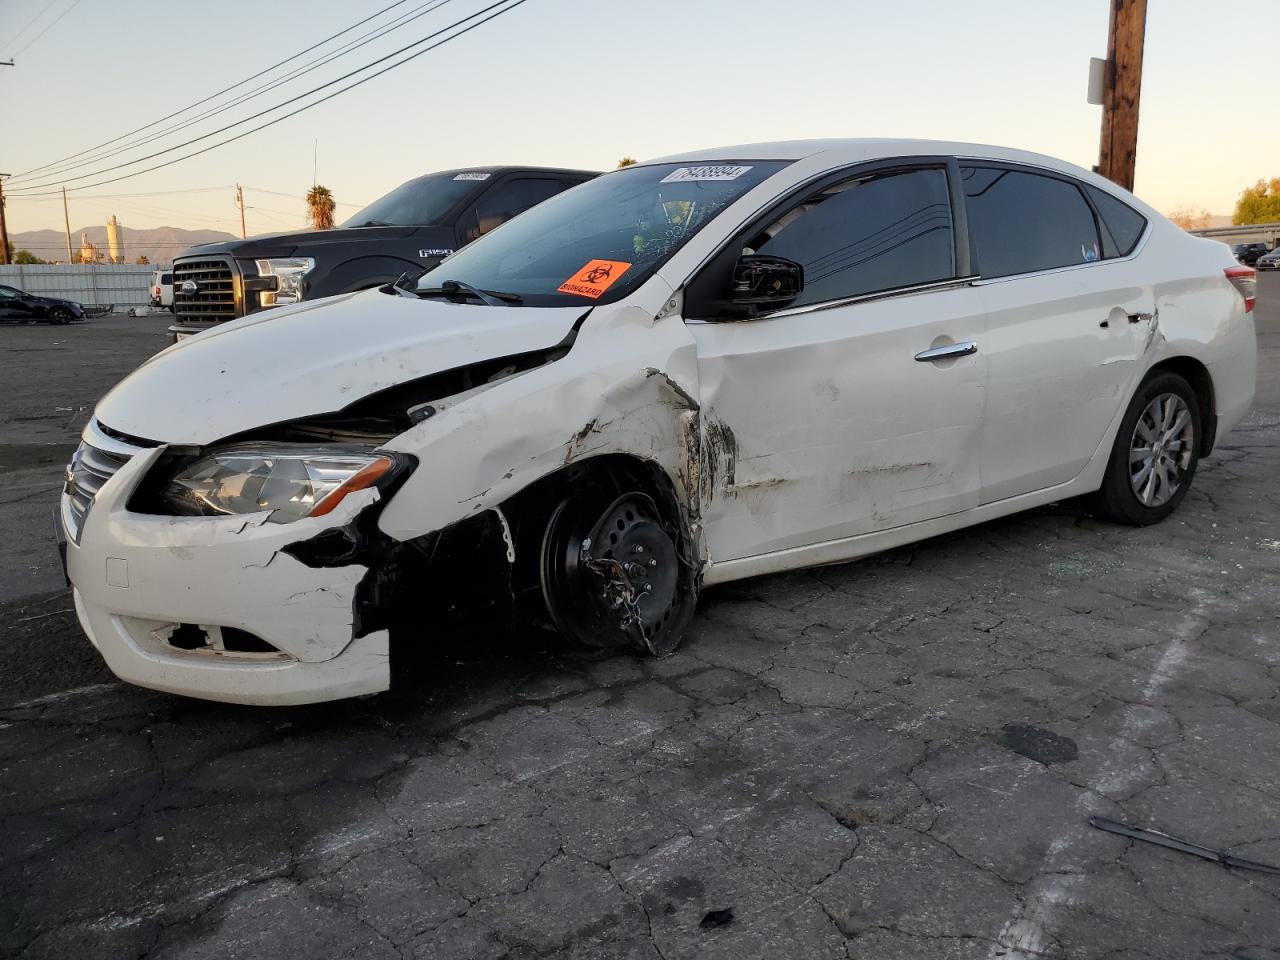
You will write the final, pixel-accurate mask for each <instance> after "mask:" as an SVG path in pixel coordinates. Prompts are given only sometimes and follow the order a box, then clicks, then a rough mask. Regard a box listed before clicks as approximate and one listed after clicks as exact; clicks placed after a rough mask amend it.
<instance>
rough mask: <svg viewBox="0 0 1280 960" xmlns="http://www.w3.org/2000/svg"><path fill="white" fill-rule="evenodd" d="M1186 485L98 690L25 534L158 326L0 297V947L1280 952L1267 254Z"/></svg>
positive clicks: (379, 952)
mask: <svg viewBox="0 0 1280 960" xmlns="http://www.w3.org/2000/svg"><path fill="white" fill-rule="evenodd" d="M1255 317H1256V318H1257V322H1258V328H1259V346H1260V361H1259V363H1260V370H1259V390H1258V404H1257V407H1256V409H1255V411H1254V413H1253V414H1252V415H1251V416H1250V418H1249V419H1248V420H1247V421H1246V422H1245V423H1244V424H1243V425H1242V426H1241V427H1239V428H1237V430H1236V431H1234V432H1233V433H1232V434H1231V435H1229V436H1228V437H1227V438H1225V440H1224V441H1223V442H1222V443H1221V444H1220V446H1219V448H1218V449H1217V451H1216V452H1215V453H1214V454H1213V456H1212V457H1210V458H1209V459H1208V460H1206V461H1204V462H1202V463H1201V465H1200V470H1199V473H1198V475H1197V477H1196V480H1195V485H1194V487H1193V489H1192V490H1191V493H1190V495H1189V496H1188V498H1187V499H1186V501H1185V502H1184V503H1183V505H1182V507H1181V509H1180V510H1179V512H1178V513H1176V514H1175V515H1174V517H1173V518H1172V519H1170V520H1169V521H1167V522H1165V523H1164V524H1161V525H1159V526H1156V527H1150V528H1145V529H1132V528H1124V527H1117V526H1112V525H1109V524H1105V523H1101V522H1098V521H1096V520H1093V519H1091V518H1089V517H1087V516H1085V515H1084V514H1082V513H1081V512H1080V510H1079V508H1078V507H1077V506H1076V505H1074V504H1062V505H1058V506H1055V507H1051V508H1047V509H1041V510H1036V511H1033V512H1030V513H1026V514H1022V515H1020V516H1015V517H1012V518H1009V519H1006V520H1001V521H997V522H993V523H988V524H985V525H983V526H980V527H977V528H973V529H970V530H966V531H962V532H959V533H956V534H953V535H949V536H945V537H941V538H937V539H934V540H930V541H927V542H925V543H921V544H918V545H915V546H913V547H910V548H907V549H902V550H896V551H893V552H891V553H887V554H883V555H881V556H878V557H875V558H872V559H869V560H865V561H862V562H859V563H854V564H849V565H845V566H840V567H830V568H825V569H820V570H813V571H807V572H803V573H796V574H788V575H783V576H774V577H767V578H760V579H755V580H750V581H746V582H743V583H739V584H735V585H732V586H729V587H724V588H718V589H713V590H708V591H707V592H706V593H705V595H704V597H703V599H702V602H701V603H700V606H699V613H698V616H697V618H696V620H695V621H694V623H693V626H692V628H691V630H690V631H689V634H688V636H687V639H686V641H685V643H684V645H683V646H682V647H681V648H680V650H679V651H677V653H676V654H675V655H673V656H671V657H670V658H668V659H665V660H660V661H653V660H640V659H636V658H634V657H631V656H629V655H609V654H601V653H598V652H583V651H577V650H574V649H571V648H568V647H565V646H563V645H561V644H559V643H558V642H556V641H555V640H554V639H551V638H548V637H546V636H543V635H527V634H517V635H475V634H467V633H462V634H460V635H451V636H444V635H439V634H437V633H435V632H433V630H432V628H431V626H430V625H429V624H424V625H423V627H422V633H421V645H422V649H423V651H424V654H423V657H422V658H421V661H420V662H418V663H415V664H414V665H413V668H412V670H410V671H408V673H407V674H406V675H405V676H403V677H402V678H401V684H400V686H399V687H398V688H397V689H396V690H395V691H393V692H392V693H389V694H385V695H381V696H378V697H373V698H368V699H364V700H359V701H354V702H346V703H338V704H330V705H322V706H315V707H307V708H290V709H253V708H245V707H231V706H226V705H219V704H210V703H202V702H197V701H191V700H184V699H180V698H177V697H172V696H167V695H163V694H157V693H150V692H148V691H145V690H141V689H137V688H134V687H130V686H126V685H124V684H122V683H120V682H118V681H116V680H115V679H114V678H113V677H112V676H111V674H110V673H109V672H108V671H107V670H106V669H105V668H104V667H103V666H102V664H101V663H100V661H99V659H98V657H97V655H96V654H95V653H94V651H93V650H92V648H91V647H90V646H89V643H88V642H87V641H86V640H85V639H84V637H83V636H82V634H81V633H80V631H79V628H78V626H77V625H76V622H75V618H74V615H73V614H72V613H71V612H70V600H69V597H68V594H67V592H66V590H65V589H64V588H63V584H62V581H61V579H60V572H59V570H58V566H57V561H56V557H55V555H54V550H53V544H52V539H51V535H50V528H49V516H50V511H51V509H52V508H51V505H52V503H53V501H54V498H55V495H56V490H57V487H58V482H59V476H60V472H61V465H62V464H63V462H64V461H65V460H66V459H67V458H68V456H69V455H70V453H71V450H72V449H73V448H74V444H75V438H76V435H77V433H78V430H79V428H80V427H81V426H82V425H83V423H84V421H85V419H86V418H87V416H88V415H89V412H90V411H91V409H92V404H93V402H94V401H95V400H96V398H97V397H98V396H99V395H100V394H101V393H102V392H104V391H105V390H106V389H107V388H108V387H109V386H110V385H111V383H113V382H114V381H115V380H116V379H117V378H118V377H119V376H121V375H122V374H123V373H124V372H126V371H127V370H128V369H130V368H131V367H132V366H134V365H136V364H137V363H139V362H141V361H142V360H143V359H145V358H146V357H147V356H148V355H149V354H150V353H152V352H153V351H154V350H155V349H158V348H159V347H160V346H162V345H163V343H164V336H163V329H164V325H165V324H164V321H163V320H162V319H160V318H139V319H128V318H124V317H112V318H108V319H104V320H99V321H92V322H89V323H86V324H81V325H74V326H71V327H61V328H50V327H21V328H0V338H3V341H4V349H3V350H2V351H0V368H2V369H0V377H2V378H3V380H4V382H5V383H6V384H9V385H10V388H9V389H8V390H7V391H6V400H5V403H4V409H3V411H2V412H0V475H2V476H3V478H4V480H5V484H4V487H3V490H2V491H0V532H3V534H4V540H5V543H6V547H7V551H8V558H7V560H6V563H5V565H4V569H3V571H2V573H0V676H2V677H3V678H4V684H3V687H2V688H0V836H3V837H4V838H5V843H3V844H0V955H3V956H23V957H59V958H61V957H68V956H86V957H148V958H161V957H165V958H169V957H184V958H204V957H209V958H215V957H217V958H225V957H263V956H270V957H273V958H274V960H288V958H306V960H313V958H316V957H360V958H381V957H404V958H409V957H420V958H472V957H474V958H501V957H512V958H518V957H581V958H587V957H591V958H597V957H610V958H611V957H620V958H621V957H625V958H665V960H677V958H692V957H698V958H717V957H724V958H730V957H732V958H735V960H740V958H751V957H760V958H780V957H797V958H806V960H808V958H825V957H835V958H839V957H849V958H860V960H896V958H902V960H928V958H994V957H1004V958H1020V957H1049V958H1066V957H1073V958H1074V957H1090V958H1094V957H1099V958H1100V957H1107V958H1113V960H1139V958H1161V960H1170V958H1181V957H1188V958H1190V957H1196V958H1223V960H1226V958H1236V960H1277V958H1280V909H1278V907H1280V903H1278V901H1280V877H1276V876H1268V875H1265V874H1261V873H1249V872H1245V871H1239V870H1227V869H1225V868H1223V867H1221V866H1219V865H1217V864H1214V863H1210V862H1207V861H1203V860H1199V859H1196V858H1193V857H1190V856H1187V855H1185V854H1182V853H1178V852H1174V851H1170V850H1166V849H1162V848H1159V847H1155V846H1151V845H1148V844H1143V843H1135V842H1132V841H1128V840H1125V839H1123V838H1121V837H1117V836H1113V835H1110V834H1106V833H1102V832H1100V831H1098V830H1095V829H1093V828H1092V827H1090V826H1089V825H1088V822H1087V818H1088V816H1089V815H1090V814H1101V815H1104V816H1107V817H1110V818H1113V819H1116V820H1121V821H1125V822H1129V823H1134V824H1141V825H1147V826H1152V827H1154V828H1156V829H1159V830H1163V831H1166V832H1168V833H1172V834H1176V835H1178V836H1181V837H1185V838H1187V839H1190V840H1193V841H1196V842H1199V843H1202V844H1205V845H1208V846H1211V847H1215V848H1227V849H1229V850H1230V851H1231V852H1233V853H1236V854H1238V855H1241V856H1245V857H1251V858H1253V859H1256V860H1262V861H1268V862H1271V863H1280V826H1278V825H1280V697H1278V695H1277V694H1278V690H1280V687H1278V686H1277V681H1278V680H1280V632H1278V630H1277V627H1278V625H1280V624H1278V619H1280V613H1278V610H1280V604H1278V602H1280V483H1278V482H1277V477H1278V476H1280V276H1277V275H1264V276H1262V277H1261V278H1260V289H1259V305H1258V309H1257V311H1256V313H1255Z"/></svg>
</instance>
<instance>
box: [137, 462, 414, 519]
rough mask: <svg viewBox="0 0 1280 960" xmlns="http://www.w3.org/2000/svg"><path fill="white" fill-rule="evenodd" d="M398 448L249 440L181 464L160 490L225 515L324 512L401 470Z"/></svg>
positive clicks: (192, 510) (178, 509) (179, 508)
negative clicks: (387, 450)
mask: <svg viewBox="0 0 1280 960" xmlns="http://www.w3.org/2000/svg"><path fill="white" fill-rule="evenodd" d="M397 465H398V458H397V457H396V455H394V454H389V453H375V452H373V451H371V450H368V449H365V448H361V447H338V446H324V447H306V446H296V447H295V446H289V445H262V444H246V445H244V446H240V447H228V448H226V449H224V450H217V451H215V452H213V453H210V454H207V455H206V456H204V457H201V458H200V459H199V460H196V461H194V462H192V463H190V464H188V465H186V466H185V467H182V468H181V469H179V470H178V471H177V472H176V473H175V474H174V475H173V476H172V477H170V478H169V480H168V482H167V483H165V484H164V486H163V488H162V489H161V491H160V498H161V500H163V501H164V503H165V504H166V505H167V506H168V507H169V508H170V509H171V510H173V511H174V512H175V513H178V514H182V515H188V516H219V515H227V514H240V513H259V512H261V511H263V510H270V511H272V513H271V516H270V518H269V519H270V520H271V521H272V522H274V523H290V522H292V521H294V520H300V519H302V518H303V517H320V516H324V515H325V514H326V513H329V512H330V511H332V510H333V509H334V508H335V507H336V506H337V505H338V504H339V503H341V502H342V500H343V498H344V497H346V496H347V494H349V493H354V492H355V491H357V490H364V489H365V488H367V487H372V486H377V485H379V484H380V483H382V482H384V481H385V480H387V479H389V478H390V477H391V476H392V474H393V473H395V472H396V471H395V467H396V466H397Z"/></svg>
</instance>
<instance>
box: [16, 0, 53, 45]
mask: <svg viewBox="0 0 1280 960" xmlns="http://www.w3.org/2000/svg"><path fill="white" fill-rule="evenodd" d="M52 9H53V8H52V7H46V6H44V5H41V6H40V8H39V9H38V10H36V15H35V16H34V17H32V18H31V19H30V20H28V21H27V22H26V23H25V24H23V26H22V29H21V30H19V31H18V32H17V33H15V34H14V35H13V36H12V37H10V38H9V42H10V43H17V42H18V38H19V37H20V36H22V35H23V34H24V33H26V32H27V31H28V30H30V29H31V27H32V25H33V24H34V23H35V22H36V21H37V20H39V19H40V18H41V17H43V16H44V15H45V14H46V13H48V12H49V11H50V10H52Z"/></svg>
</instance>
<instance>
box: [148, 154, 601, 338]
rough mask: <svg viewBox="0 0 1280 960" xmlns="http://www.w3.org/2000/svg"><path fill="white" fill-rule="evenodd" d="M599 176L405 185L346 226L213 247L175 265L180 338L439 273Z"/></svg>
mask: <svg viewBox="0 0 1280 960" xmlns="http://www.w3.org/2000/svg"><path fill="white" fill-rule="evenodd" d="M598 175H599V174H598V173H597V172H594V171H590V170H556V169H547V168H542V167H476V168H471V169H466V170H446V171H443V172H441V173H430V174H427V175H426V176H423V177H418V178H417V179H415V180H410V181H409V182H407V183H403V184H401V185H400V186H398V187H396V189H394V190H392V191H391V192H390V193H388V194H387V195H386V196H385V197H383V198H382V199H381V200H376V201H374V202H373V203H371V204H369V206H367V207H365V208H364V209H363V210H361V211H360V212H359V213H357V214H356V215H355V216H354V217H352V218H351V219H350V220H347V221H346V222H345V223H344V224H342V226H341V227H338V228H336V229H334V230H315V231H305V232H299V233H273V234H264V235H262V236H257V237H249V238H248V239H247V240H227V241H224V242H221V243H205V244H201V245H199V246H196V247H191V248H190V249H188V250H184V251H183V252H182V253H181V254H179V255H178V256H177V257H175V258H174V261H173V312H174V315H175V318H176V319H175V322H174V324H173V325H172V326H171V327H169V330H170V332H171V333H173V335H174V338H175V339H179V340H180V339H182V338H183V337H187V336H190V335H192V334H194V333H199V332H200V331H201V330H204V329H206V328H208V327H210V326H212V325H213V324H215V323H220V322H222V321H224V320H233V319H235V318H236V317H243V316H244V315H245V314H248V313H254V312H255V311H257V310H262V309H264V308H267V307H273V306H276V305H278V304H284V303H296V302H297V301H299V300H313V299H315V298H317V297H328V296H332V295H334V294H338V293H350V292H351V291H353V290H365V289H368V288H369V287H376V286H381V285H382V284H384V283H389V282H390V281H392V280H395V279H396V278H397V277H399V276H400V275H401V274H403V273H405V272H409V271H412V272H419V271H423V270H429V269H430V268H432V267H434V266H435V265H436V264H437V263H439V262H440V261H441V260H442V259H443V258H444V257H446V256H447V255H449V254H450V253H452V252H453V251H454V250H456V249H457V248H458V247H460V246H463V245H464V244H467V243H470V242H471V241H472V240H474V239H476V237H479V236H480V235H482V234H484V233H488V232H489V231H490V230H492V229H493V228H494V227H496V226H498V225H499V224H501V223H503V222H505V221H507V220H510V219H511V218H512V217H514V216H515V215H516V214H518V213H522V212H524V211H525V210H527V209H529V208H530V207H532V206H534V205H536V204H539V203H541V202H542V201H543V200H546V199H547V198H548V197H552V196H555V195H556V194H557V193H560V192H561V191H562V190H567V189H568V188H569V187H574V186H577V185H578V184H580V183H583V182H585V181H587V180H590V179H592V178H593V177H596V176H598Z"/></svg>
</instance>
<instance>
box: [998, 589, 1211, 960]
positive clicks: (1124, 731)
mask: <svg viewBox="0 0 1280 960" xmlns="http://www.w3.org/2000/svg"><path fill="white" fill-rule="evenodd" d="M1191 599H1192V601H1193V604H1194V605H1193V606H1192V608H1191V611H1190V612H1189V613H1188V614H1187V615H1186V616H1185V617H1183V619H1182V621H1181V622H1180V623H1179V624H1178V626H1177V627H1176V628H1174V631H1173V637H1172V638H1171V639H1170V640H1169V643H1168V645H1167V646H1166V647H1165V648H1164V652H1163V653H1162V654H1161V655H1160V659H1159V660H1158V661H1157V662H1156V665H1155V667H1154V668H1153V669H1152V671H1151V674H1150V676H1148V677H1147V682H1146V683H1145V684H1143V686H1142V699H1141V701H1140V703H1139V704H1137V705H1130V706H1129V707H1126V708H1125V712H1124V721H1123V722H1122V723H1121V725H1120V732H1119V733H1118V734H1117V735H1116V737H1115V739H1113V740H1112V741H1111V743H1110V745H1109V746H1108V747H1107V751H1106V755H1107V756H1108V757H1114V756H1116V755H1117V752H1118V751H1119V750H1120V749H1121V748H1122V747H1123V746H1124V744H1125V742H1126V741H1129V740H1132V739H1133V738H1134V736H1135V735H1137V734H1138V733H1140V732H1141V731H1142V729H1143V728H1144V727H1146V726H1148V725H1149V724H1150V722H1151V717H1150V715H1149V714H1148V713H1147V712H1146V711H1144V710H1141V709H1134V706H1138V707H1142V706H1146V705H1148V704H1150V703H1151V701H1152V700H1153V699H1154V698H1155V697H1156V696H1157V695H1159V693H1160V692H1161V691H1162V690H1164V688H1165V687H1167V686H1168V685H1169V682H1170V681H1171V680H1172V679H1173V677H1174V674H1175V673H1176V671H1177V670H1178V668H1179V667H1180V666H1182V664H1183V663H1184V662H1186V659H1187V656H1188V654H1189V653H1190V650H1189V649H1188V647H1187V643H1188V641H1190V640H1193V639H1194V638H1196V637H1198V636H1199V635H1200V634H1201V633H1202V632H1203V631H1204V628H1205V626H1206V623H1207V621H1206V620H1205V617H1204V612H1205V608H1206V607H1207V606H1208V595H1207V594H1205V593H1204V592H1202V591H1200V590H1193V591H1192V594H1191ZM1137 780H1138V776H1137V774H1136V772H1135V771H1134V769H1133V768H1132V767H1131V766H1127V765H1116V766H1115V767H1109V768H1107V769H1106V770H1105V771H1104V773H1103V774H1102V776H1101V778H1100V782H1099V783H1098V785H1097V787H1096V788H1095V790H1094V791H1089V792H1087V793H1083V794H1081V795H1080V798H1079V800H1077V801H1076V810H1077V811H1078V812H1079V814H1080V820H1081V826H1080V827H1078V828H1077V829H1076V830H1074V831H1072V832H1070V833H1067V834H1064V835H1062V836H1060V837H1058V838H1057V839H1056V840H1054V842H1053V843H1052V844H1050V846H1049V850H1048V852H1046V853H1045V856H1044V859H1043V860H1042V861H1041V864H1040V870H1039V873H1040V874H1041V875H1043V874H1046V873H1051V874H1052V875H1051V876H1048V877H1047V878H1045V879H1044V880H1042V881H1034V880H1033V881H1032V884H1031V888H1030V890H1029V891H1028V892H1027V896H1026V899H1025V900H1023V902H1022V903H1021V904H1020V905H1019V906H1018V908H1017V909H1015V910H1014V912H1013V914H1012V915H1011V916H1010V917H1009V919H1008V920H1007V921H1006V922H1005V925H1004V926H1003V927H1002V928H1001V929H1000V932H999V933H998V934H997V935H996V942H995V944H994V945H992V947H991V950H990V951H989V952H988V953H987V960H1032V958H1035V957H1038V956H1040V955H1042V954H1043V953H1044V951H1045V948H1046V946H1047V945H1048V943H1049V939H1050V936H1049V931H1050V930H1051V929H1052V928H1053V925H1054V918H1055V915H1056V914H1057V912H1058V910H1059V908H1061V907H1063V906H1069V905H1070V904H1071V903H1072V902H1074V896H1073V888H1074V887H1076V886H1077V885H1078V884H1079V882H1080V881H1081V880H1083V879H1084V877H1083V875H1082V874H1078V873H1069V872H1067V871H1068V869H1069V867H1070V861H1069V859H1068V856H1067V854H1068V853H1069V852H1070V850H1071V848H1072V847H1074V846H1075V844H1076V842H1077V841H1079V840H1080V839H1081V838H1083V837H1084V836H1085V835H1086V828H1085V826H1084V825H1083V821H1084V817H1085V815H1086V814H1087V813H1090V812H1092V811H1090V810H1089V809H1088V808H1089V807H1090V805H1091V803H1092V800H1093V797H1094V795H1095V792H1096V793H1102V794H1113V793H1115V792H1117V791H1121V790H1125V789H1127V788H1131V787H1136V786H1137V785H1138V783H1137Z"/></svg>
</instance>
